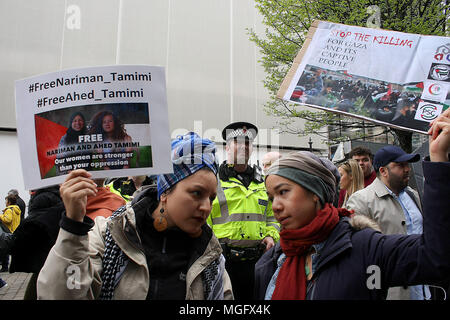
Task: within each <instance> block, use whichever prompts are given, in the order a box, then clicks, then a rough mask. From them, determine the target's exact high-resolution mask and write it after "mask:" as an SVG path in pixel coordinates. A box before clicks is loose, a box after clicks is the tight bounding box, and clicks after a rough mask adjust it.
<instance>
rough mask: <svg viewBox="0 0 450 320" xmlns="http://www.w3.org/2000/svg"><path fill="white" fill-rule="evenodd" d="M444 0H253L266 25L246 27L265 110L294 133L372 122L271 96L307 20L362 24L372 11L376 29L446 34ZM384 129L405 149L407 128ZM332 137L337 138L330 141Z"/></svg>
mask: <svg viewBox="0 0 450 320" xmlns="http://www.w3.org/2000/svg"><path fill="white" fill-rule="evenodd" d="M449 3H450V1H448V0H447V1H442V0H255V5H256V8H257V9H258V10H259V12H260V13H261V14H262V17H263V23H264V24H265V25H266V26H267V27H266V30H265V33H264V35H258V34H256V33H255V31H254V30H252V29H249V30H248V32H249V35H250V40H251V41H253V42H255V44H256V45H257V46H258V47H259V48H260V50H261V53H262V58H261V60H260V62H261V63H262V65H263V67H264V69H265V71H266V74H267V76H266V79H265V80H264V85H265V87H266V88H267V89H268V91H269V93H270V100H269V101H268V102H267V104H266V105H265V109H266V112H267V113H268V114H270V115H273V116H276V117H277V118H278V119H279V124H280V125H281V126H282V127H283V128H284V130H285V131H286V132H290V133H294V134H299V135H307V134H311V133H315V134H325V131H324V128H326V127H325V126H332V127H341V126H349V127H352V128H356V129H358V128H361V129H366V128H368V127H375V125H374V124H371V123H368V122H362V121H359V120H357V119H354V118H351V119H349V118H345V117H342V116H339V115H335V114H332V113H331V112H311V111H309V110H305V108H302V107H300V108H299V106H298V105H295V104H293V103H288V102H285V101H282V100H280V99H278V98H276V93H277V91H278V89H279V87H280V84H281V82H282V81H283V79H284V77H285V76H286V74H287V72H288V71H289V69H290V67H291V64H292V61H293V60H294V58H295V56H296V55H297V53H298V51H299V50H300V48H301V47H302V45H303V43H304V41H305V36H306V34H307V32H308V29H309V27H310V25H311V23H312V22H313V21H314V20H325V21H330V22H335V23H343V24H348V25H356V26H362V27H365V26H368V23H374V22H376V20H377V19H376V18H377V16H376V13H377V12H378V13H379V21H380V27H381V28H382V29H387V30H395V31H401V32H408V33H418V34H426V35H446V34H448V31H447V30H448V29H447V28H448V21H447V20H448V18H449V13H450V11H449V10H448V9H449V7H450V4H449ZM373 6H378V8H377V9H379V10H378V11H377V10H374V9H373V8H374V7H373ZM375 8H376V7H375ZM374 18H375V19H374ZM372 20H373V21H372ZM298 118H300V119H305V120H306V125H305V127H304V128H296V127H295V126H293V124H294V122H295V119H298ZM354 131H355V132H357V133H358V134H359V135H358V134H357V135H355V136H354V137H352V138H361V137H362V136H363V134H361V132H365V130H359V131H358V130H354ZM386 131H389V132H392V131H393V132H394V134H395V135H396V136H397V138H398V141H399V143H400V145H401V147H402V148H403V149H404V150H406V151H408V152H411V149H412V145H411V140H412V139H411V137H412V133H411V132H407V131H402V130H391V129H389V128H385V131H384V132H383V133H385V132H386ZM340 139H342V137H341V138H340ZM338 141H339V138H338V139H335V140H334V141H331V142H330V143H336V142H338Z"/></svg>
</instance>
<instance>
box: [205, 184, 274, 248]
mask: <svg viewBox="0 0 450 320" xmlns="http://www.w3.org/2000/svg"><path fill="white" fill-rule="evenodd" d="M207 222H208V224H209V225H210V226H211V228H212V229H213V231H214V233H215V235H216V237H217V238H218V239H219V240H220V242H221V243H226V244H229V245H231V246H237V247H255V246H257V245H258V244H259V243H260V242H261V240H263V239H264V238H265V237H267V236H269V237H272V238H273V239H274V241H275V242H277V241H278V240H279V239H280V236H279V231H280V225H279V223H278V222H277V221H276V219H275V217H274V215H273V211H272V205H271V203H270V202H269V199H268V197H267V193H266V188H265V186H264V183H256V182H254V181H252V182H251V183H250V185H249V186H248V188H246V187H245V186H244V185H243V184H242V183H241V182H239V180H237V179H236V178H230V179H229V180H228V181H223V180H219V183H218V187H217V197H216V199H214V202H213V207H212V211H211V214H210V216H209V217H208V220H207Z"/></svg>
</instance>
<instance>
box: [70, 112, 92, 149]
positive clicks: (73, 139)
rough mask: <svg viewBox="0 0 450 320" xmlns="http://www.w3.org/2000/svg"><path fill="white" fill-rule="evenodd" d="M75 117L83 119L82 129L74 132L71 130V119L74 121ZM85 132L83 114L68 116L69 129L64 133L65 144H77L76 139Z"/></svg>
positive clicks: (77, 113) (76, 113)
mask: <svg viewBox="0 0 450 320" xmlns="http://www.w3.org/2000/svg"><path fill="white" fill-rule="evenodd" d="M76 116H80V117H81V118H82V119H83V128H81V130H80V131H75V130H73V128H72V122H73V119H75V117H76ZM86 132H87V130H86V120H85V118H84V116H83V114H82V113H81V112H75V113H73V114H72V115H71V116H70V120H69V127H68V129H67V131H66V140H65V142H66V144H74V143H77V142H78V137H79V136H80V135H84V134H86Z"/></svg>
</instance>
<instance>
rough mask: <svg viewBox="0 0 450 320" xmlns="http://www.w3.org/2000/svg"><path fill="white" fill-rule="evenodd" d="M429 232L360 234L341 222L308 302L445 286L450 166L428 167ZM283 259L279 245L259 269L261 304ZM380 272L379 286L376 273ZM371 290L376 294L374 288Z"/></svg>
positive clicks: (449, 262) (449, 264)
mask: <svg viewBox="0 0 450 320" xmlns="http://www.w3.org/2000/svg"><path fill="white" fill-rule="evenodd" d="M423 169H424V176H425V188H424V201H423V211H424V220H423V223H424V228H423V230H424V233H423V234H422V235H409V236H407V235H383V234H382V233H380V232H378V231H375V230H374V229H371V228H365V229H363V230H357V229H355V228H353V227H352V226H351V225H350V223H349V222H350V220H349V219H348V218H343V219H341V220H340V222H339V223H338V225H337V226H336V227H335V229H334V230H333V231H332V233H331V234H330V236H329V237H328V239H327V240H326V242H325V246H324V248H323V249H322V252H321V255H320V257H319V258H318V259H319V260H318V264H317V268H316V271H315V273H314V275H313V278H312V279H311V281H310V282H309V283H308V287H307V299H310V300H313V299H316V300H325V299H345V300H351V299H358V300H373V299H385V298H386V294H387V289H388V288H389V287H394V286H403V285H417V284H441V283H443V282H445V281H446V280H448V278H449V277H450V239H449V238H450V233H449V232H448V230H450V207H449V206H448V200H444V199H446V197H448V190H449V188H448V181H449V180H450V163H448V162H447V163H433V162H428V161H424V163H423ZM280 254H281V249H280V246H279V245H277V246H275V247H274V248H272V249H271V250H269V251H268V252H266V253H265V254H264V255H263V256H262V257H261V259H260V260H259V261H258V262H257V264H256V266H255V282H256V283H255V287H256V297H257V299H264V295H265V292H266V288H267V285H268V283H269V281H270V279H271V277H272V275H273V273H274V272H275V270H276V262H277V259H278V257H279V256H280ZM377 268H379V269H378V270H379V271H380V272H379V276H380V277H379V280H380V281H379V286H378V285H377V281H376V280H375V279H376V276H377V274H376V273H377V271H376V269H377ZM371 288H372V289H371Z"/></svg>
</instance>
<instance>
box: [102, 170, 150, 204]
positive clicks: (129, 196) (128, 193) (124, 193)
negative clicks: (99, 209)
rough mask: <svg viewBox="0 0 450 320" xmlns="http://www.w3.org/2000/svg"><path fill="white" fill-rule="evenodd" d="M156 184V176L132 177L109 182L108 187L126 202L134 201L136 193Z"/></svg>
mask: <svg viewBox="0 0 450 320" xmlns="http://www.w3.org/2000/svg"><path fill="white" fill-rule="evenodd" d="M154 183H156V181H155V177H154V176H146V175H143V176H132V177H128V178H117V179H114V180H113V181H111V182H109V183H108V184H107V185H106V186H107V187H108V188H109V190H110V191H111V192H113V193H115V194H118V195H120V196H121V197H122V198H124V199H125V201H127V202H129V201H131V200H133V195H134V193H135V192H136V191H138V190H140V189H142V187H144V186H148V185H151V184H154Z"/></svg>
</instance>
